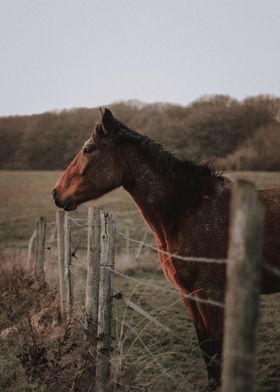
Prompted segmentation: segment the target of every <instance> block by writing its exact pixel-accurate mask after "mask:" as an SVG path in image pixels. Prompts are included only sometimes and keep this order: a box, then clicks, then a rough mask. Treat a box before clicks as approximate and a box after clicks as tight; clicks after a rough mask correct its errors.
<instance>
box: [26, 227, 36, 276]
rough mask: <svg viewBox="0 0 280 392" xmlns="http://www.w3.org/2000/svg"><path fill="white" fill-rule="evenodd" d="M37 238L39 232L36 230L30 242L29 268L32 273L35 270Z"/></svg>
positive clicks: (28, 253)
mask: <svg viewBox="0 0 280 392" xmlns="http://www.w3.org/2000/svg"><path fill="white" fill-rule="evenodd" d="M36 236H37V230H36V229H35V230H34V231H33V233H32V236H31V237H30V240H29V242H28V252H27V268H28V270H29V271H32V269H33V263H34V255H35V254H36V247H35V246H34V245H35V244H36V242H35V240H36Z"/></svg>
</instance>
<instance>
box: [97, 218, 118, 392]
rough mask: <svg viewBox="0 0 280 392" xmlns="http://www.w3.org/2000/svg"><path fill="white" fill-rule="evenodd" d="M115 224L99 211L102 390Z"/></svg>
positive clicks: (105, 378) (106, 374) (106, 378)
mask: <svg viewBox="0 0 280 392" xmlns="http://www.w3.org/2000/svg"><path fill="white" fill-rule="evenodd" d="M114 242H115V224H114V221H113V218H112V214H111V213H103V212H102V213H101V260H100V286H99V287H100V288H99V312H98V340H97V363H96V391H97V392H104V391H106V390H107V389H108V386H109V383H110V350H111V323H112V272H113V268H114V246H115V244H114Z"/></svg>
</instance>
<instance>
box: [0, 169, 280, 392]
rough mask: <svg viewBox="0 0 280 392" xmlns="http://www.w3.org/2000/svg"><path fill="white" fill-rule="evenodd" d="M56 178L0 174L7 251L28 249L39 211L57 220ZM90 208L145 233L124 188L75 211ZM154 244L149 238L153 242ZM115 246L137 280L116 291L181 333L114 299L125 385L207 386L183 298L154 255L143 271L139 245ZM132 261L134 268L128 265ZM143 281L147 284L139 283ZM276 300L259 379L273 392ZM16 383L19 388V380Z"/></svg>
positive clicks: (266, 178)
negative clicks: (106, 212) (111, 213)
mask: <svg viewBox="0 0 280 392" xmlns="http://www.w3.org/2000/svg"><path fill="white" fill-rule="evenodd" d="M59 175H60V173H59V172H47V171H46V172H30V171H29V172H16V171H2V172H0V189H1V190H0V216H1V233H0V236H1V237H0V238H1V244H2V247H3V248H10V249H11V247H19V248H25V247H26V245H27V241H28V238H29V237H30V235H31V234H32V230H33V227H34V221H35V218H36V217H38V216H39V215H45V216H47V218H48V220H49V221H53V220H54V218H55V210H56V208H55V207H54V205H53V201H52V199H51V195H50V191H51V189H52V188H53V186H54V184H55V182H56V180H57V179H58V177H59ZM227 175H228V176H229V177H230V178H234V177H242V178H247V179H249V180H251V181H254V182H255V183H256V185H257V187H274V186H280V173H251V172H242V173H241V172H240V173H228V174H227ZM88 205H92V206H98V207H103V208H104V209H107V210H112V211H114V213H115V216H116V222H117V226H118V229H119V230H120V231H121V232H125V230H126V229H127V227H129V228H130V236H131V237H132V238H136V239H140V238H141V237H142V236H143V233H144V232H145V223H144V222H143V220H142V218H141V216H140V214H139V213H138V212H137V210H136V207H135V205H134V203H133V201H132V200H131V199H130V197H129V195H128V194H127V193H126V192H124V191H123V190H122V189H118V190H117V191H114V192H112V193H110V194H108V195H106V196H104V197H103V198H101V199H100V200H97V201H94V202H90V203H87V204H86V205H83V206H81V207H80V208H79V209H78V211H77V212H74V213H72V215H73V216H74V217H79V218H80V217H85V216H86V211H87V207H88ZM78 229H79V230H78ZM77 230H78V231H79V234H77V237H76V241H77V244H78V245H79V246H80V248H81V250H80V251H78V252H77V259H75V261H74V263H75V265H74V268H76V273H77V274H78V273H79V280H77V281H75V285H76V302H77V303H76V306H77V307H78V308H79V309H81V308H82V303H83V288H84V284H85V269H84V251H83V250H82V249H83V247H82V245H81V244H83V243H84V241H86V239H85V236H86V234H85V233H84V235H83V232H82V228H81V227H80V228H79V227H78V228H77ZM82 237H83V238H82ZM279 238H280V237H279ZM151 241H152V236H151V235H150V236H149V239H148V242H151ZM117 244H118V247H117V268H118V267H119V269H120V270H122V271H125V272H126V273H128V274H129V276H130V277H131V278H132V280H126V279H123V278H122V277H116V278H114V291H117V290H120V291H121V292H122V293H123V294H124V295H125V296H126V297H127V298H130V299H131V301H133V302H134V303H138V304H139V305H140V306H141V307H142V308H144V309H145V310H146V311H148V312H149V313H150V314H152V315H153V316H154V317H156V318H157V319H158V320H159V321H160V322H161V323H162V324H164V325H167V326H168V327H169V328H171V329H172V330H173V331H174V332H175V334H176V336H178V338H176V337H174V336H170V335H168V334H167V333H166V332H165V331H163V330H161V329H160V328H159V327H158V326H155V325H154V324H152V323H151V322H149V321H147V320H146V319H144V318H143V317H142V316H141V315H139V314H138V313H136V312H134V311H132V310H131V309H128V308H126V307H125V305H124V304H123V302H122V301H117V300H114V320H115V321H114V327H113V328H114V329H113V337H114V341H113V345H114V353H115V357H116V372H117V373H118V375H117V377H118V378H119V380H120V385H119V388H120V390H127V391H129V390H133V391H136V390H137V391H162V390H165V391H180V392H181V391H188V390H192V391H201V392H202V391H204V390H205V385H206V384H207V377H206V372H205V366H204V363H203V360H202V357H201V354H200V350H199V348H198V345H197V338H196V335H195V331H194V328H193V325H192V322H191V321H190V320H189V319H188V316H187V314H186V312H185V309H184V307H183V305H182V303H181V302H180V301H178V295H177V294H176V293H174V292H172V290H171V285H170V284H169V283H168V282H167V280H166V279H165V277H164V276H163V275H162V273H161V270H160V268H158V264H157V258H156V256H155V255H154V254H152V253H149V252H148V253H144V255H143V258H142V259H141V263H140V264H139V266H140V268H139V267H138V266H137V265H135V262H134V260H133V256H134V255H135V250H136V249H135V248H133V247H132V248H131V249H130V250H129V255H128V254H127V249H126V244H125V242H124V241H123V239H120V238H117ZM23 253H24V252H23ZM146 259H151V260H152V263H150V264H149V268H144V267H143V266H145V265H147V260H146ZM46 263H49V265H51V266H52V268H51V270H52V271H53V275H52V276H49V279H50V281H51V282H55V281H56V279H57V277H56V273H55V271H56V260H54V258H53V256H52V253H51V252H48V253H47V259H46ZM145 263H146V264H145ZM129 264H130V265H131V266H133V268H129ZM148 269H149V271H148ZM133 279H134V280H133ZM137 281H138V283H137ZM143 281H144V282H148V283H149V284H150V285H149V286H148V285H145V284H142V283H143ZM151 284H154V285H155V286H160V287H162V288H164V289H165V290H164V291H161V292H159V291H157V290H156V289H154V288H152V287H151ZM279 299H280V295H279V294H277V295H272V296H266V297H264V296H263V297H262V298H261V322H260V325H259V332H258V341H259V344H258V358H257V367H258V378H257V381H258V385H259V386H260V390H267V391H268V390H271V391H273V390H274V391H276V390H277V389H276V388H277V387H276V385H277V384H278V385H279V383H280V354H279V352H280V333H279V324H280V306H279ZM0 321H1V319H0ZM17 321H19V320H17ZM0 324H1V323H0ZM1 327H2V326H1ZM182 341H185V343H182ZM15 361H16V359H15ZM4 362H5V358H4ZM120 363H121V364H122V367H121V370H120V368H119V364H120ZM4 369H5V368H4ZM0 371H2V368H1V369H0ZM3 371H4V370H3ZM0 377H1V374H0ZM13 388H14V389H15V385H13ZM269 388H275V389H269ZM0 389H1V386H0ZM10 390H13V389H10ZM45 390H46V391H47V390H48V389H45ZM58 390H59V389H58Z"/></svg>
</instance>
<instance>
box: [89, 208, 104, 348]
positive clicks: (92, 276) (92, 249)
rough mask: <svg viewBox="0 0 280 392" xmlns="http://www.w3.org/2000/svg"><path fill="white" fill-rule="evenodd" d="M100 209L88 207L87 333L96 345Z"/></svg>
mask: <svg viewBox="0 0 280 392" xmlns="http://www.w3.org/2000/svg"><path fill="white" fill-rule="evenodd" d="M100 232H101V222H100V210H98V209H93V208H92V207H89V209H88V243H87V282H86V335H87V337H88V339H89V341H90V343H91V344H92V345H94V346H95V345H96V338H97V325H98V302H99V274H100Z"/></svg>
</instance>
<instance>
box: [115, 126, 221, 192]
mask: <svg viewBox="0 0 280 392" xmlns="http://www.w3.org/2000/svg"><path fill="white" fill-rule="evenodd" d="M118 124H119V126H120V128H119V131H118V132H117V139H118V140H120V141H125V142H128V143H133V144H134V145H135V146H136V147H137V149H138V150H139V151H140V152H141V154H142V155H143V156H144V157H145V158H146V159H147V161H148V162H149V163H150V165H151V166H152V168H153V169H154V170H155V171H156V172H157V173H159V174H161V175H162V176H164V177H166V178H167V179H168V180H169V181H171V182H173V183H174V184H175V185H176V186H178V187H180V188H181V189H185V190H188V191H190V190H194V189H196V188H197V184H198V180H199V177H200V176H203V177H220V176H219V175H218V174H217V173H216V172H215V170H214V169H213V168H212V167H210V166H209V165H207V164H196V163H194V162H193V161H189V160H185V159H179V158H177V157H176V156H175V155H174V154H172V153H171V152H169V151H167V150H165V149H164V148H163V147H162V146H161V145H160V144H159V143H156V142H155V141H154V140H152V139H150V138H149V137H148V136H144V135H141V134H139V133H138V132H136V131H133V130H131V129H128V128H127V127H126V126H125V125H123V124H122V123H120V122H118Z"/></svg>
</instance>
